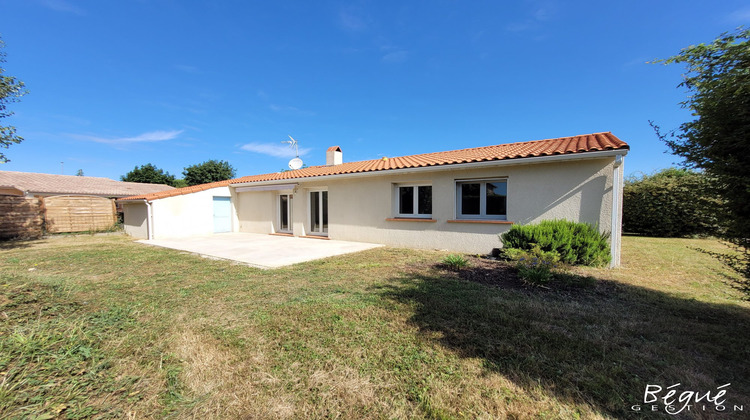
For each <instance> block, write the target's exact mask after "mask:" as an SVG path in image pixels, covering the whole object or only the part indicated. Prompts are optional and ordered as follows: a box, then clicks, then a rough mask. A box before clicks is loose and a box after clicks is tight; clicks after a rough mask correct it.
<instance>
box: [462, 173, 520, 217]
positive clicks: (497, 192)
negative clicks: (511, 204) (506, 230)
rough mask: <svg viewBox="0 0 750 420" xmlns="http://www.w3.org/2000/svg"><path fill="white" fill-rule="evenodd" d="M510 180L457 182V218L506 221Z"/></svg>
mask: <svg viewBox="0 0 750 420" xmlns="http://www.w3.org/2000/svg"><path fill="white" fill-rule="evenodd" d="M507 196H508V180H507V179H505V178H497V179H476V180H461V181H456V218H457V219H488V220H506V219H507V211H508V203H507Z"/></svg>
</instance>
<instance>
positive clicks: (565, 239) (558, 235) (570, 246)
mask: <svg viewBox="0 0 750 420" xmlns="http://www.w3.org/2000/svg"><path fill="white" fill-rule="evenodd" d="M500 239H501V240H502V242H503V250H504V252H505V254H506V255H509V256H511V257H512V255H510V254H512V253H513V252H516V253H517V252H518V251H514V250H520V251H532V250H535V249H536V248H538V252H542V253H553V254H555V255H556V257H557V259H558V260H559V261H561V262H563V263H565V264H571V265H575V264H578V265H593V266H598V265H604V264H607V263H609V261H610V254H609V234H608V233H601V232H599V229H597V228H596V227H595V226H592V225H589V224H586V223H577V222H571V221H568V220H544V221H542V222H539V223H537V224H530V225H513V226H512V227H511V228H510V230H509V231H508V232H505V233H503V234H502V235H500ZM509 253H510V254H509Z"/></svg>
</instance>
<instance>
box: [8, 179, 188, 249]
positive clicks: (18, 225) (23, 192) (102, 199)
mask: <svg viewBox="0 0 750 420" xmlns="http://www.w3.org/2000/svg"><path fill="white" fill-rule="evenodd" d="M170 189H174V188H173V187H170V186H168V185H163V184H141V183H136V182H120V181H114V180H111V179H109V178H98V177H91V176H71V175H53V174H39V173H30V172H11V171H0V238H14V237H39V236H41V235H42V234H43V233H44V232H45V231H46V232H53V233H58V232H81V231H95V230H103V229H107V228H110V227H112V226H113V225H114V224H115V223H116V222H117V208H116V201H115V200H114V199H116V198H120V197H127V196H131V195H136V194H149V193H153V192H157V191H164V190H170Z"/></svg>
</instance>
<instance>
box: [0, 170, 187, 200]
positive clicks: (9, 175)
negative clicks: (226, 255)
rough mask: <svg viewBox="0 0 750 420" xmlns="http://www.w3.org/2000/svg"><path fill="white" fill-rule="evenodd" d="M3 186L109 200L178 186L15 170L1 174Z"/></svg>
mask: <svg viewBox="0 0 750 420" xmlns="http://www.w3.org/2000/svg"><path fill="white" fill-rule="evenodd" d="M0 185H3V186H8V187H13V188H17V189H19V190H21V191H24V192H28V193H30V194H54V195H59V194H81V195H101V196H106V197H127V196H131V195H134V194H150V193H155V192H159V191H164V190H174V187H170V186H169V185H164V184H141V183H138V182H122V181H115V180H113V179H109V178H99V177H93V176H74V175H53V174H38V173H32V172H11V171H0Z"/></svg>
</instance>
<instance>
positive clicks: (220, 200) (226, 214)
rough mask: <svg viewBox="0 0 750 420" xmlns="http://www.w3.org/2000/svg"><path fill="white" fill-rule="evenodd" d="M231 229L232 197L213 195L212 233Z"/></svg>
mask: <svg viewBox="0 0 750 420" xmlns="http://www.w3.org/2000/svg"><path fill="white" fill-rule="evenodd" d="M231 231H232V199H231V198H229V197H214V233H224V232H231Z"/></svg>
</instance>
